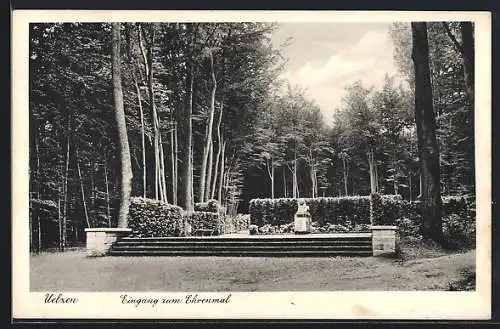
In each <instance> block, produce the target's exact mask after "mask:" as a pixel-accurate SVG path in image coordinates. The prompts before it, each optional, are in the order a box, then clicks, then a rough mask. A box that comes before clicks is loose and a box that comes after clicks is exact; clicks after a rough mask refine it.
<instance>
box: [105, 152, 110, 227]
mask: <svg viewBox="0 0 500 329" xmlns="http://www.w3.org/2000/svg"><path fill="white" fill-rule="evenodd" d="M104 183H105V184H106V214H107V216H108V227H111V209H110V207H109V183H108V161H107V160H106V154H104Z"/></svg>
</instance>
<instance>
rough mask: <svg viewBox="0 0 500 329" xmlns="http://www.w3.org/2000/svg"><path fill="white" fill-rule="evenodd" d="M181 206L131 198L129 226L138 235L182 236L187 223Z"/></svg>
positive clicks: (134, 234) (133, 233)
mask: <svg viewBox="0 0 500 329" xmlns="http://www.w3.org/2000/svg"><path fill="white" fill-rule="evenodd" d="M181 210H182V209H181V208H180V207H177V206H174V205H171V204H168V203H164V202H161V201H157V200H152V199H146V198H137V197H133V198H131V199H130V208H129V214H128V226H129V228H131V229H132V235H133V236H137V237H161V236H182V235H184V233H185V225H184V222H183V219H182V216H181Z"/></svg>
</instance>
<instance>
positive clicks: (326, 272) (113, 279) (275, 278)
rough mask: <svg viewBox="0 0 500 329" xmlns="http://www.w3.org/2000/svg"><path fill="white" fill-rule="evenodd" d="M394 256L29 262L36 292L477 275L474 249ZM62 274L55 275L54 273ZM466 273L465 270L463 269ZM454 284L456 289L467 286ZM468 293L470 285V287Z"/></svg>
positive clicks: (406, 285)
mask: <svg viewBox="0 0 500 329" xmlns="http://www.w3.org/2000/svg"><path fill="white" fill-rule="evenodd" d="M402 250H404V252H400V253H399V254H398V256H397V257H396V258H378V257H366V258H365V257H363V258H361V257H359V258H358V257H346V258H342V257H335V258H264V257H255V258H253V257H251V258H236V257H103V258H87V257H85V252H84V251H70V252H66V253H42V254H40V255H33V256H32V257H31V264H30V266H31V272H30V287H31V288H30V289H31V291H47V290H48V291H50V290H57V291H287V290H290V291H306V290H307V291H320V290H326V291H328V290H331V291H336V290H373V291H376V290H379V291H380V290H448V289H450V283H456V282H462V281H463V280H464V273H471V272H474V266H475V254H474V251H469V252H466V253H455V254H451V253H447V252H444V251H442V250H440V249H438V248H431V247H428V246H422V245H412V246H411V247H405V246H403V248H402ZM54 269H57V270H54ZM464 271H465V272H464ZM463 286H466V285H464V284H461V283H460V284H454V285H453V287H454V288H456V287H463ZM467 287H469V288H470V285H469V286H467Z"/></svg>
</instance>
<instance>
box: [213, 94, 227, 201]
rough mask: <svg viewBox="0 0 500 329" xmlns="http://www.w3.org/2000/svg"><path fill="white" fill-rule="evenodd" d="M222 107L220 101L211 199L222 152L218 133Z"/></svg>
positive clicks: (222, 104)
mask: <svg viewBox="0 0 500 329" xmlns="http://www.w3.org/2000/svg"><path fill="white" fill-rule="evenodd" d="M223 109H224V103H223V102H222V101H221V103H220V114H219V121H218V122H217V155H216V157H215V166H214V178H213V182H212V192H211V193H210V199H213V198H214V197H215V188H216V185H217V177H218V174H219V173H218V170H219V161H220V156H221V153H222V143H221V142H222V141H221V134H220V125H221V122H222V113H223Z"/></svg>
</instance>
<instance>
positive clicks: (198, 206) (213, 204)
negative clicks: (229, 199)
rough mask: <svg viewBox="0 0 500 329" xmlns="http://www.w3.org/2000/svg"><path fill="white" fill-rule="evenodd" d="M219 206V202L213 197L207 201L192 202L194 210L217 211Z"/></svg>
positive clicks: (219, 208)
mask: <svg viewBox="0 0 500 329" xmlns="http://www.w3.org/2000/svg"><path fill="white" fill-rule="evenodd" d="M221 208H222V207H220V206H219V202H218V201H217V200H214V199H212V200H208V202H197V203H195V204H194V211H203V212H215V213H218V212H219V211H220V210H221Z"/></svg>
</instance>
